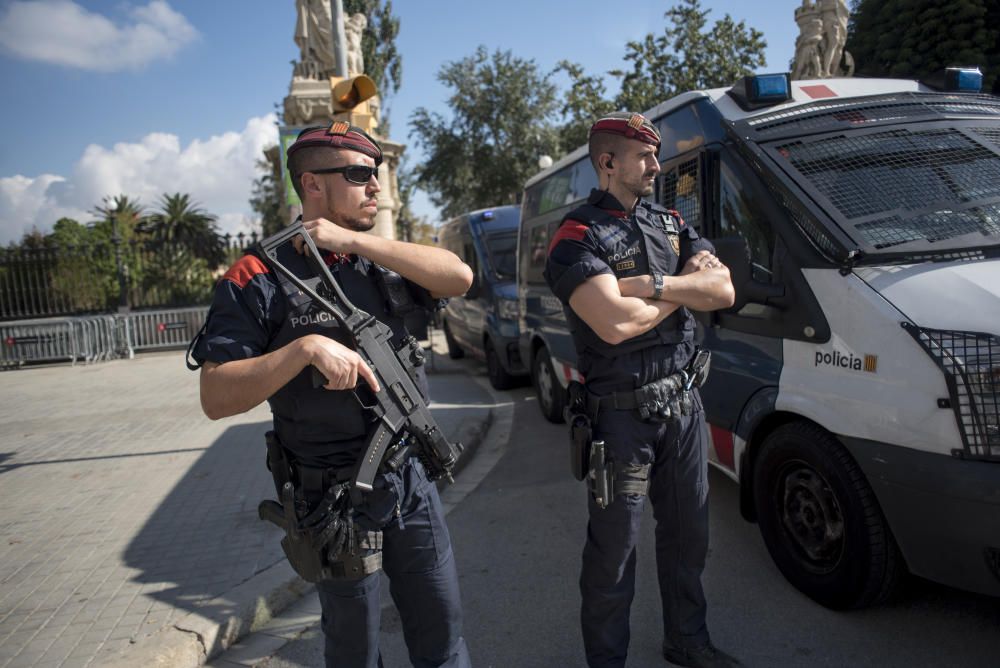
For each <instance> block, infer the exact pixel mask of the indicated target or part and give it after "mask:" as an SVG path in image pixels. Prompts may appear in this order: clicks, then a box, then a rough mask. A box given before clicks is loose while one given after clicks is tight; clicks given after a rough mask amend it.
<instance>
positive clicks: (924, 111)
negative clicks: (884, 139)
mask: <svg viewBox="0 0 1000 668" xmlns="http://www.w3.org/2000/svg"><path fill="white" fill-rule="evenodd" d="M954 114H962V115H970V114H972V115H976V116H997V117H1000V99H998V98H995V97H993V96H992V95H974V94H951V95H945V94H941V93H895V94H890V95H880V96H873V97H871V98H866V99H865V100H864V101H862V100H859V99H858V98H835V99H831V100H828V101H823V102H814V103H811V104H808V105H805V106H800V107H794V108H792V109H785V110H782V111H777V112H774V113H770V114H766V115H763V116H758V117H756V118H753V119H750V120H748V121H747V125H749V126H750V127H751V128H752V129H753V130H754V132H755V133H756V134H757V138H758V140H766V139H768V138H770V137H777V136H779V135H783V134H798V135H801V134H806V133H811V132H829V131H834V130H838V129H842V128H844V127H868V126H871V125H877V124H882V123H893V122H899V121H906V120H908V119H911V118H918V117H925V118H926V117H928V116H930V117H937V116H945V115H954Z"/></svg>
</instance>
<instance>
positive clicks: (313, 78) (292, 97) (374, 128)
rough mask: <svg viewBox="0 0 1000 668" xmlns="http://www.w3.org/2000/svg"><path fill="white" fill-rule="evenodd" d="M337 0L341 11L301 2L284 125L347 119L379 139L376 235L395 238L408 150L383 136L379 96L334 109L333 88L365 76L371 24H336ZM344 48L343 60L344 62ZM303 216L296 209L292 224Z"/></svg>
mask: <svg viewBox="0 0 1000 668" xmlns="http://www.w3.org/2000/svg"><path fill="white" fill-rule="evenodd" d="M331 2H336V3H338V10H339V2H340V0H295V9H296V17H297V18H296V22H295V43H296V44H297V45H298V47H299V52H300V59H299V60H298V61H296V62H295V63H294V69H293V71H292V81H291V84H290V85H289V89H288V95H287V96H286V97H285V100H284V112H283V116H284V122H285V125H286V126H292V127H296V126H298V127H305V126H309V125H328V124H330V123H332V122H333V121H334V120H346V121H348V122H350V123H351V124H352V125H357V126H359V127H361V128H362V129H364V130H365V131H366V132H369V133H370V134H371V135H372V136H374V137H375V138H376V139H377V140H378V141H379V143H380V144H381V145H382V150H383V153H384V159H383V162H382V165H381V167H380V168H379V174H378V180H379V185H381V187H382V190H381V191H380V192H379V193H378V195H377V196H376V199H377V201H378V214H377V215H376V216H375V227H374V228H373V229H372V233H373V234H376V235H378V236H380V237H385V238H387V239H395V238H396V224H395V221H396V217H397V215H398V213H399V210H400V208H401V207H402V203H401V202H400V199H399V186H398V183H397V180H396V170H397V169H398V168H399V158H400V156H401V155H402V153H403V150H404V148H405V147H404V146H403V145H402V144H399V143H396V142H393V141H390V140H389V139H388V138H386V137H383V136H382V135H381V134H380V133H379V132H378V124H379V120H380V119H379V109H380V104H379V99H378V96H375V97H372V98H369V99H368V100H365V101H364V102H362V103H361V104H359V105H358V106H357V108H354V109H350V110H348V111H341V109H343V107H336V106H335V105H334V101H333V92H332V87H333V84H335V83H337V82H338V81H342V80H343V79H344V78H346V77H355V76H358V75H361V74H364V56H363V55H362V50H361V38H362V35H363V33H364V30H365V28H366V27H367V25H368V21H367V19H366V18H365V15H364V14H360V13H359V14H354V15H352V16H345V17H344V21H343V23H344V25H343V26H337V25H334V17H336V16H339V15H342V12H339V11H334V10H333V8H332V6H331ZM338 34H340V35H343V36H344V40H343V42H344V43H338V39H337V35H338ZM338 50H340V56H342V57H341V58H338ZM338 60H339V61H340V62H343V63H346V67H345V69H346V70H347V71H345V72H341V71H339V67H338V65H337V63H338ZM292 208H293V209H296V208H298V207H292ZM298 213H299V211H291V212H290V218H289V220H292V219H294V217H295V216H296V215H298Z"/></svg>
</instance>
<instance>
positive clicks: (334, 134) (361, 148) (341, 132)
mask: <svg viewBox="0 0 1000 668" xmlns="http://www.w3.org/2000/svg"><path fill="white" fill-rule="evenodd" d="M307 146H328V147H330V148H346V149H350V150H352V151H358V152H359V153H364V154H365V155H367V156H369V157H370V158H373V159H374V160H375V166H376V167H378V166H379V165H381V164H382V147H381V146H379V144H378V142H377V141H375V140H374V139H372V138H371V136H369V135H368V133H366V132H365V131H364V130H362V129H361V128H359V127H357V126H355V125H350V124H349V123H347V122H346V121H334V122H333V123H332V124H331V125H330V126H325V125H323V126H316V127H312V128H306V129H305V130H303V131H302V132H300V133H299V136H298V138H297V139H296V140H295V143H293V144H292V145H291V146H289V147H288V157H289V158H291V157H292V154H293V153H295V152H296V151H297V150H299V149H300V148H305V147H307Z"/></svg>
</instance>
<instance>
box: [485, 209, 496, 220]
mask: <svg viewBox="0 0 1000 668" xmlns="http://www.w3.org/2000/svg"><path fill="white" fill-rule="evenodd" d="M493 216H494V213H493V212H492V211H483V220H493Z"/></svg>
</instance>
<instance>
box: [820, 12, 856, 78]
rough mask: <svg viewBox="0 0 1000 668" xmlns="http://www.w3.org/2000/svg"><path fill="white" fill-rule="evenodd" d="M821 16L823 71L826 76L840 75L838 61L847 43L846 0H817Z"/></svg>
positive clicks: (847, 13) (848, 13)
mask: <svg viewBox="0 0 1000 668" xmlns="http://www.w3.org/2000/svg"><path fill="white" fill-rule="evenodd" d="M816 5H817V6H818V7H819V10H820V13H821V14H822V16H823V71H824V72H826V76H828V77H835V76H839V75H840V61H841V59H842V58H843V56H844V44H846V43H847V19H848V17H849V15H850V12H849V11H848V9H847V2H846V0H818V1H817V2H816Z"/></svg>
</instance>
